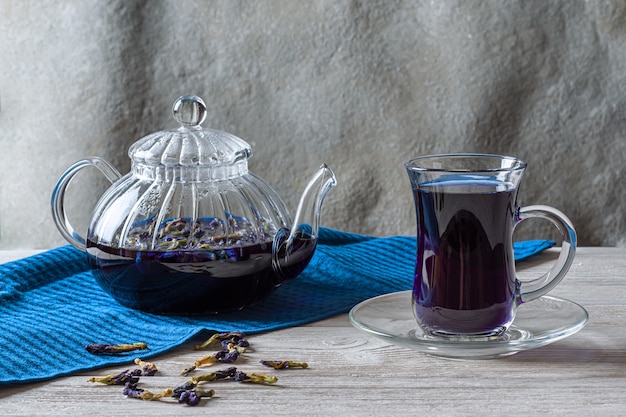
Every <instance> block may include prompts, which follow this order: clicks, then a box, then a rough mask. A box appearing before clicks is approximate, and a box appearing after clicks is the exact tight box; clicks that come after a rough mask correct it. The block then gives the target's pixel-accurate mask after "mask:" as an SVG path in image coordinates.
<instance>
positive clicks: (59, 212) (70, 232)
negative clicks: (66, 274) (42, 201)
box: [52, 157, 122, 252]
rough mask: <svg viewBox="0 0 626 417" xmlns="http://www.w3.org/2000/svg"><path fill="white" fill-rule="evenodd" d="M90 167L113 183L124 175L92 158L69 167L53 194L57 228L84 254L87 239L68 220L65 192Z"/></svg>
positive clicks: (53, 212) (53, 211)
mask: <svg viewBox="0 0 626 417" xmlns="http://www.w3.org/2000/svg"><path fill="white" fill-rule="evenodd" d="M89 166H93V167H96V168H98V170H99V171H100V172H102V174H104V176H105V177H106V178H107V179H108V180H109V181H111V182H112V183H113V182H115V181H117V180H119V179H120V178H122V174H120V173H119V171H118V170H117V169H115V167H114V166H113V165H111V164H109V163H108V162H107V161H105V160H104V159H102V158H98V157H92V158H87V159H83V160H81V161H78V162H76V163H75V164H74V165H72V166H71V167H69V168H68V169H67V171H65V172H64V173H63V175H61V178H59V181H58V182H57V185H56V187H54V191H53V192H52V217H53V219H54V222H55V223H56V225H57V228H58V229H59V232H61V235H63V237H64V238H65V240H67V241H68V242H69V243H71V244H72V246H74V247H75V248H77V249H80V250H81V251H83V252H84V251H85V249H86V246H85V245H86V242H85V238H84V237H82V236H81V235H79V234H78V233H77V232H76V230H74V228H73V227H72V225H71V224H70V221H69V219H68V218H67V213H66V212H65V191H66V189H67V186H68V185H69V184H70V182H71V181H72V179H73V178H74V176H75V175H76V174H77V173H78V171H80V170H81V169H83V168H86V167H89Z"/></svg>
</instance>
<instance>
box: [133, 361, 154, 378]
mask: <svg viewBox="0 0 626 417" xmlns="http://www.w3.org/2000/svg"><path fill="white" fill-rule="evenodd" d="M135 364H137V365H139V366H140V368H141V375H143V376H153V375H154V374H156V373H157V371H158V370H157V367H156V365H155V364H154V363H152V362H146V361H142V360H141V359H139V358H136V359H135Z"/></svg>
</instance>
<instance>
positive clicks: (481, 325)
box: [405, 154, 576, 337]
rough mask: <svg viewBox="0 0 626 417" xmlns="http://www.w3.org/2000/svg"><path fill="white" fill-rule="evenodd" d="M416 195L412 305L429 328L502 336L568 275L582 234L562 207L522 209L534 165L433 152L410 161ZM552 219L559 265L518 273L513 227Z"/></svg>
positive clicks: (451, 333) (434, 332)
mask: <svg viewBox="0 0 626 417" xmlns="http://www.w3.org/2000/svg"><path fill="white" fill-rule="evenodd" d="M405 167H406V170H407V173H408V175H409V178H410V180H411V186H412V189H413V197H414V201H415V213H416V217H417V256H416V260H415V276H414V285H413V296H412V305H413V311H414V314H415V317H416V319H417V322H418V324H419V325H420V327H422V329H423V330H424V331H425V332H428V333H430V334H432V335H437V336H445V337H457V336H460V337H495V336H500V335H502V334H503V333H504V332H505V331H506V330H507V329H508V328H509V326H510V325H511V323H512V322H513V319H514V318H515V311H516V309H517V307H518V306H519V305H520V304H522V303H524V302H528V301H531V300H534V299H536V298H538V297H540V296H542V295H544V294H546V293H547V292H548V291H550V290H551V289H552V288H554V287H555V286H556V285H557V284H558V283H559V281H560V280H561V279H562V278H563V277H564V276H565V274H566V273H567V271H568V270H569V267H570V265H571V263H572V261H573V259H574V254H575V252H576V232H575V231H574V227H573V225H572V223H571V221H570V220H569V219H568V218H567V217H566V216H565V215H564V214H563V213H561V212H560V211H559V210H557V209H554V208H552V207H548V206H542V205H536V206H529V207H524V208H521V209H520V208H519V207H518V204H517V192H518V189H519V185H520V181H521V179H522V176H523V174H524V170H525V169H526V163H525V162H523V161H521V160H519V159H517V158H513V157H508V156H499V155H486V154H451V155H431V156H424V157H420V158H415V159H411V160H409V161H407V162H406V163H405ZM532 217H538V218H543V219H547V220H549V221H550V222H552V223H553V224H554V226H556V228H557V229H558V230H559V231H560V233H561V235H562V237H563V241H562V244H561V253H560V255H559V258H558V260H557V261H556V263H555V265H554V266H553V267H552V268H551V269H550V271H548V272H547V273H546V274H544V275H543V276H541V277H539V278H536V279H533V280H530V281H524V282H521V281H520V280H519V279H518V278H517V277H516V274H515V260H514V257H513V231H514V229H515V227H516V225H518V224H519V223H520V222H521V221H523V220H526V219H528V218H532Z"/></svg>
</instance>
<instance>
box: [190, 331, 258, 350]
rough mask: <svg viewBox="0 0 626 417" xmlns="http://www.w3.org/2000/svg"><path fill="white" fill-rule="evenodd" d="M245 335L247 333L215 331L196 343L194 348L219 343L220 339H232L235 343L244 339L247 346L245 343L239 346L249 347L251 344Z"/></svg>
mask: <svg viewBox="0 0 626 417" xmlns="http://www.w3.org/2000/svg"><path fill="white" fill-rule="evenodd" d="M245 337H246V336H245V334H243V333H240V332H228V333H215V334H214V335H212V336H211V337H210V338H209V339H207V340H206V341H204V342H203V343H201V344H199V345H195V346H194V347H193V348H194V349H195V350H200V349H205V348H207V347H210V346H213V345H215V344H217V342H218V341H219V342H222V341H230V342H232V343H234V344H238V343H239V341H240V340H243V344H245V346H244V345H243V344H242V345H239V346H242V347H248V345H249V344H248V341H247V340H245Z"/></svg>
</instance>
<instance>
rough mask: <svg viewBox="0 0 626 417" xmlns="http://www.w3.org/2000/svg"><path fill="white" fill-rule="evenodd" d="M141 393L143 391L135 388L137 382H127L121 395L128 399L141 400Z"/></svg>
mask: <svg viewBox="0 0 626 417" xmlns="http://www.w3.org/2000/svg"><path fill="white" fill-rule="evenodd" d="M143 391H144V390H143V389H141V388H137V381H136V382H128V383H127V384H126V386H125V387H124V390H123V391H122V394H124V395H125V396H126V397H129V398H141V394H142V393H143Z"/></svg>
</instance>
